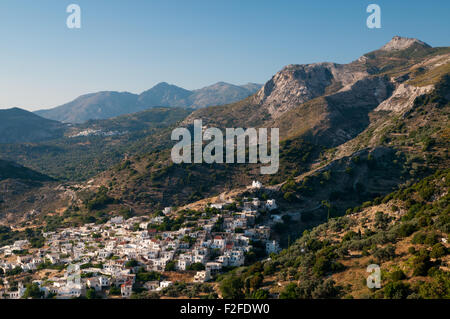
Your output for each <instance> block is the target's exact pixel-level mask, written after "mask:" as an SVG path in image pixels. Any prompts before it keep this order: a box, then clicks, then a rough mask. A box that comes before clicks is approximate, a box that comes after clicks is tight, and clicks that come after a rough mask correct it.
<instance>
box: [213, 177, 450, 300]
mask: <svg viewBox="0 0 450 319" xmlns="http://www.w3.org/2000/svg"><path fill="white" fill-rule="evenodd" d="M449 187H450V171H449V170H446V171H438V172H436V173H435V174H434V175H432V176H430V177H428V178H426V179H424V180H422V181H421V182H419V183H417V184H415V185H413V186H411V187H406V188H402V189H400V190H398V191H396V192H394V193H391V194H389V195H388V196H385V197H380V198H377V199H376V200H375V201H372V202H367V203H365V204H364V206H363V207H360V208H358V209H357V210H356V211H355V212H354V213H349V214H347V215H346V216H343V217H338V218H333V219H330V220H329V221H328V222H326V223H324V224H322V225H320V226H317V227H315V228H313V229H311V230H310V231H305V232H304V233H303V235H302V236H301V238H299V239H298V240H297V241H295V242H294V243H293V244H292V245H291V246H290V247H289V248H288V249H285V250H283V251H282V252H281V253H280V254H278V255H275V254H274V255H271V258H270V260H266V261H263V262H258V263H255V264H254V265H252V266H249V267H243V268H238V269H236V270H234V271H233V272H231V273H230V274H228V275H226V276H224V278H222V280H221V285H220V287H221V291H222V293H226V294H227V295H225V296H224V297H233V296H241V297H243V296H247V297H255V296H258V295H261V296H263V295H268V296H271V297H273V298H294V299H295V298H306V299H309V298H398V299H399V298H414V299H416V298H450V285H449V284H450V276H449V274H450V272H449V264H450V254H449V253H450V245H449V244H448V234H449V231H450V220H449V214H450V210H449V209H450V206H449V203H450V202H449V200H450V197H449V194H448V190H449ZM370 264H378V265H379V266H380V268H381V288H380V289H369V288H368V287H367V285H366V278H367V277H368V276H369V275H370V274H369V273H368V272H367V271H366V268H367V266H368V265H370ZM253 279H255V280H253ZM256 279H258V280H256ZM247 282H250V286H248V285H246V284H245V283H247ZM231 283H232V284H231ZM246 287H247V288H246ZM265 292H268V294H267V293H265Z"/></svg>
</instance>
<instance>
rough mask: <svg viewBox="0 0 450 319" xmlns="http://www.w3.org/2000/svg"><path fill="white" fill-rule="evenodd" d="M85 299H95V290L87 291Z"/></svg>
mask: <svg viewBox="0 0 450 319" xmlns="http://www.w3.org/2000/svg"><path fill="white" fill-rule="evenodd" d="M86 298H87V299H96V298H97V293H96V292H95V289H92V288H90V289H88V290H86Z"/></svg>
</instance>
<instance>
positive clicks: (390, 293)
mask: <svg viewBox="0 0 450 319" xmlns="http://www.w3.org/2000/svg"><path fill="white" fill-rule="evenodd" d="M383 293H384V297H385V298H388V299H405V298H406V297H407V296H408V295H409V293H410V289H409V285H408V284H405V283H404V282H401V281H396V282H392V281H391V282H389V283H388V284H387V285H386V286H385V287H384V290H383Z"/></svg>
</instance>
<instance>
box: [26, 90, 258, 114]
mask: <svg viewBox="0 0 450 319" xmlns="http://www.w3.org/2000/svg"><path fill="white" fill-rule="evenodd" d="M259 88H260V85H258V84H253V83H249V84H247V85H243V86H237V85H233V84H228V83H224V82H219V83H217V84H214V85H211V86H207V87H204V88H201V89H198V90H193V91H189V90H186V89H183V88H180V87H178V86H176V85H171V84H168V83H165V82H161V83H159V84H157V85H155V86H154V87H152V88H151V89H149V90H146V91H144V92H142V93H141V94H139V95H138V94H132V93H129V92H114V91H105V92H97V93H91V94H86V95H82V96H80V97H78V98H76V99H75V100H73V101H71V102H69V103H66V104H64V105H61V106H57V107H55V108H52V109H48V110H39V111H36V112H35V113H36V114H38V115H40V116H43V117H45V118H49V119H53V120H58V121H61V122H65V123H83V122H86V121H88V120H95V119H108V118H112V117H116V116H120V115H124V114H130V113H135V112H140V111H143V110H146V109H149V108H153V107H183V108H201V107H206V106H211V105H219V104H227V103H232V102H235V101H239V100H241V99H243V98H246V97H247V96H249V95H252V94H253V93H255V92H256V91H257V90H258V89H259Z"/></svg>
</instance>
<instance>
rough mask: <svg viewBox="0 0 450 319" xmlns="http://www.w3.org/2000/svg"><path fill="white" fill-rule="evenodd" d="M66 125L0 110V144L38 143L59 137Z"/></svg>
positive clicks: (19, 110) (28, 114)
mask: <svg viewBox="0 0 450 319" xmlns="http://www.w3.org/2000/svg"><path fill="white" fill-rule="evenodd" d="M65 130H66V125H64V124H62V123H59V122H57V121H53V120H49V119H45V118H43V117H40V116H38V115H36V114H33V113H31V112H28V111H25V110H22V109H19V108H12V109H7V110H0V143H23V142H39V141H44V140H50V139H55V138H58V137H61V136H62V135H63V134H64V131H65Z"/></svg>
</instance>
